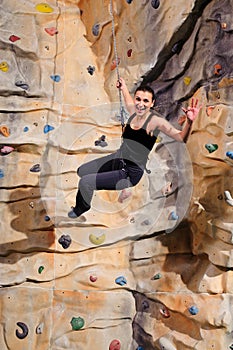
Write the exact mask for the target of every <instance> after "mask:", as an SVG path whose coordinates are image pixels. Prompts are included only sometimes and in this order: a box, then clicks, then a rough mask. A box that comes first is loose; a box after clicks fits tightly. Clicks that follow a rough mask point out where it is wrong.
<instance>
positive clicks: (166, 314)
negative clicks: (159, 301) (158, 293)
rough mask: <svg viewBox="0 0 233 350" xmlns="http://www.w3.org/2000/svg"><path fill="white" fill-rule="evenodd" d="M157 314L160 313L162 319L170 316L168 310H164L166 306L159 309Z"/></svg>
mask: <svg viewBox="0 0 233 350" xmlns="http://www.w3.org/2000/svg"><path fill="white" fill-rule="evenodd" d="M159 312H160V313H161V315H162V316H163V317H165V318H168V317H170V316H171V315H170V312H169V310H168V309H167V308H166V306H163V307H161V309H159Z"/></svg>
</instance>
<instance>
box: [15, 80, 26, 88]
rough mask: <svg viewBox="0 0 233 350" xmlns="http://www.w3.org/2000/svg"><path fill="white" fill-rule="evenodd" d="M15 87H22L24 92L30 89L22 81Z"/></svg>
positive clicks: (17, 82)
mask: <svg viewBox="0 0 233 350" xmlns="http://www.w3.org/2000/svg"><path fill="white" fill-rule="evenodd" d="M15 86H17V87H20V88H21V89H23V90H28V89H29V85H28V84H27V83H24V82H23V81H22V80H19V81H16V83H15Z"/></svg>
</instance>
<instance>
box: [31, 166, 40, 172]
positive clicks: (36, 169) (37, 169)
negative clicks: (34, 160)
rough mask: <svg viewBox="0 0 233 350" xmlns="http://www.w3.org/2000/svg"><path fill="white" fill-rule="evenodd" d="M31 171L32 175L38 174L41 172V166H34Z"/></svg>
mask: <svg viewBox="0 0 233 350" xmlns="http://www.w3.org/2000/svg"><path fill="white" fill-rule="evenodd" d="M30 171H31V172H32V173H38V172H39V171H41V168H40V164H35V165H33V167H31V169H30Z"/></svg>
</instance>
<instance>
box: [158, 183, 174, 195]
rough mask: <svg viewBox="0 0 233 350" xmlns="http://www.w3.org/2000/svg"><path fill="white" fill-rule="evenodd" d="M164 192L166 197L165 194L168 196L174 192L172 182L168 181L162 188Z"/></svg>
mask: <svg viewBox="0 0 233 350" xmlns="http://www.w3.org/2000/svg"><path fill="white" fill-rule="evenodd" d="M161 192H162V195H163V196H164V197H165V196H168V195H169V194H171V193H172V183H171V182H168V183H167V184H166V185H165V186H164V187H163V188H162V190H161Z"/></svg>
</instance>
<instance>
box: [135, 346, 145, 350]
mask: <svg viewBox="0 0 233 350" xmlns="http://www.w3.org/2000/svg"><path fill="white" fill-rule="evenodd" d="M136 350H144V348H143V347H142V346H138V347H137V349H136Z"/></svg>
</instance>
